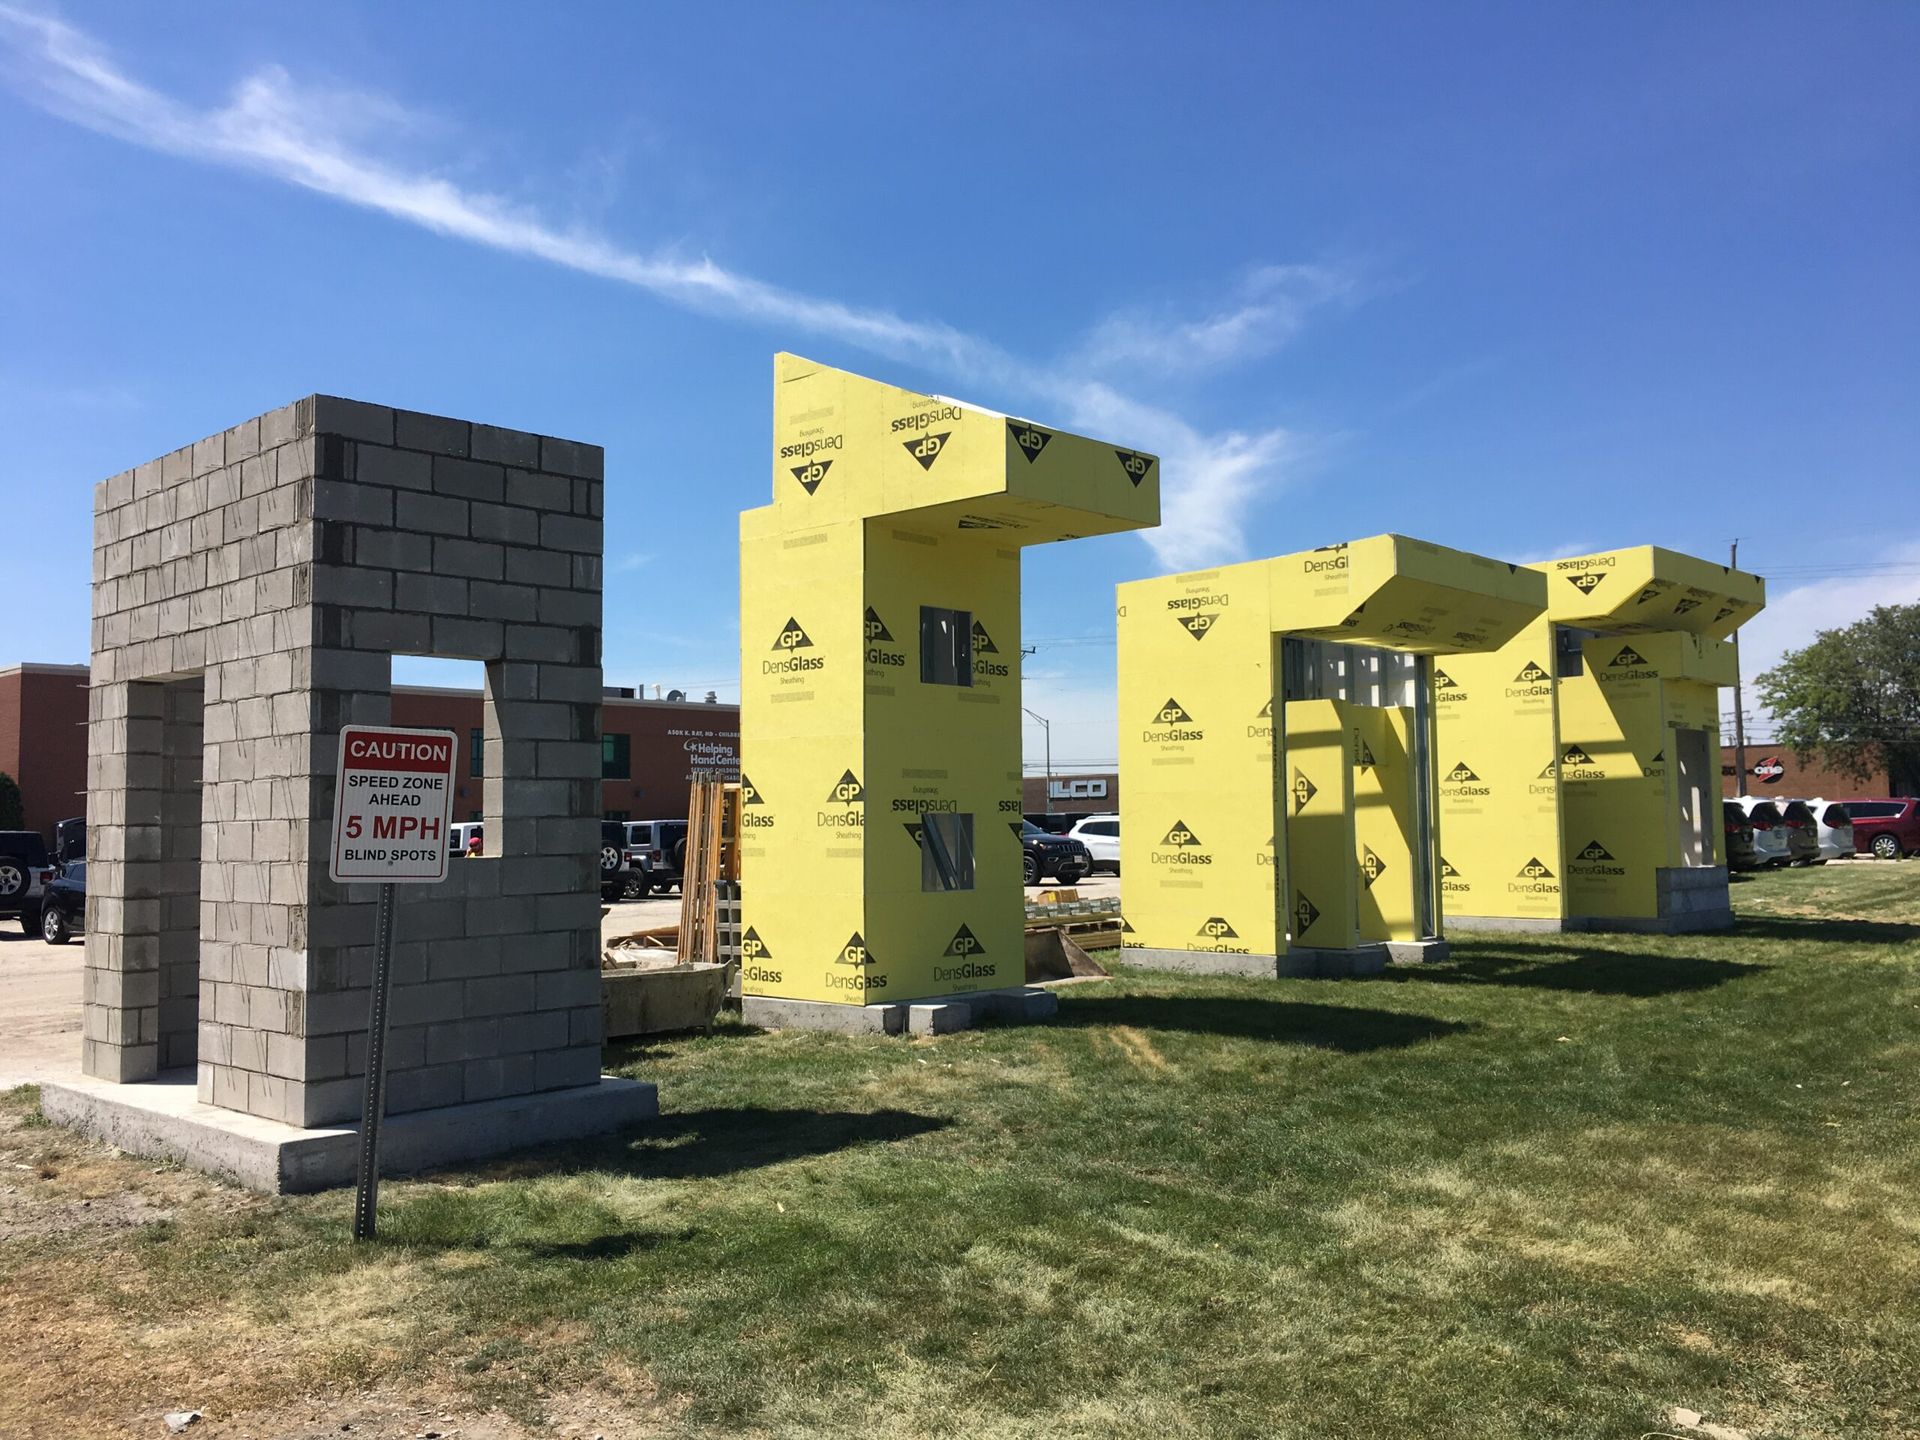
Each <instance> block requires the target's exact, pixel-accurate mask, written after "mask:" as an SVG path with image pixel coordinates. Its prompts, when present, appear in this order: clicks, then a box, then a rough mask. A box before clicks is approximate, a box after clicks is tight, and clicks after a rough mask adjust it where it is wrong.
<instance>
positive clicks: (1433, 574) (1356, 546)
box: [1267, 535, 1547, 655]
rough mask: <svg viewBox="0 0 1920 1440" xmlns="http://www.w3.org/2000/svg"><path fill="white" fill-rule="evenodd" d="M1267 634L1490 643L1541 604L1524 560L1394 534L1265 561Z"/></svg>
mask: <svg viewBox="0 0 1920 1440" xmlns="http://www.w3.org/2000/svg"><path fill="white" fill-rule="evenodd" d="M1267 568H1268V573H1269V576H1270V578H1271V586H1272V613H1273V628H1274V631H1275V632H1276V633H1283V634H1288V635H1305V636H1311V637H1314V638H1317V639H1325V640H1336V641H1339V642H1341V643H1343V644H1350V645H1378V646H1381V647H1383V648H1386V649H1391V650H1404V651H1409V652H1412V653H1414V654H1422V655H1458V654H1463V653H1469V652H1475V651H1482V650H1497V649H1499V648H1500V646H1502V645H1504V644H1506V643H1507V641H1508V640H1510V639H1512V638H1513V637H1514V636H1515V635H1517V634H1518V633H1519V632H1520V630H1521V628H1522V627H1524V626H1525V625H1526V624H1527V623H1528V622H1529V621H1531V620H1533V619H1535V618H1537V617H1538V616H1539V614H1540V612H1541V610H1542V609H1543V608H1545V606H1546V601H1547V597H1546V586H1545V583H1544V581H1543V579H1542V577H1540V576H1539V575H1537V574H1536V573H1534V572H1532V571H1530V570H1528V569H1527V568H1526V567H1525V566H1520V565H1510V564H1508V563H1507V562H1506V561H1504V560H1493V559H1489V558H1488V557H1487V556H1484V555H1474V554H1470V553H1468V552H1467V551H1464V550H1452V549H1448V548H1447V547H1446V546H1444V545H1434V544H1430V543H1429V542H1427V541H1425V540H1411V539H1408V538H1407V537H1406V536H1404V535H1375V536H1372V537H1370V538H1368V539H1365V540H1355V541H1352V542H1350V543H1348V544H1345V545H1331V546H1327V547H1324V548H1322V549H1319V550H1308V551H1303V552H1301V553H1299V554H1295V555H1282V556H1280V557H1278V558H1277V559H1274V560H1270V561H1268V562H1267Z"/></svg>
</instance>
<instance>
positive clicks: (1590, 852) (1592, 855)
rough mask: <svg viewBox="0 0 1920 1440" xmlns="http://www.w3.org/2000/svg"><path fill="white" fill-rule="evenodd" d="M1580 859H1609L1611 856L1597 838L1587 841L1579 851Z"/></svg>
mask: <svg viewBox="0 0 1920 1440" xmlns="http://www.w3.org/2000/svg"><path fill="white" fill-rule="evenodd" d="M1580 859H1582V860H1611V859H1613V856H1611V855H1609V854H1608V853H1607V847H1606V846H1604V845H1602V844H1601V843H1600V842H1599V841H1598V840H1589V841H1588V842H1587V848H1586V849H1584V850H1582V851H1581V852H1580Z"/></svg>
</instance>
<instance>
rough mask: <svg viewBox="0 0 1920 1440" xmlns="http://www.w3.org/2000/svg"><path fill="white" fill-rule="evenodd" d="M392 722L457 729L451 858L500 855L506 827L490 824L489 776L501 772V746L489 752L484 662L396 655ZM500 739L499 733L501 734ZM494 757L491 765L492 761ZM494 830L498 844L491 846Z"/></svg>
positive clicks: (449, 841) (410, 727)
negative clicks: (488, 822) (501, 827)
mask: <svg viewBox="0 0 1920 1440" xmlns="http://www.w3.org/2000/svg"><path fill="white" fill-rule="evenodd" d="M392 674H393V680H392V690H393V710H392V715H393V719H392V722H391V723H393V724H394V725H397V726H400V727H401V728H402V729H407V730H451V731H452V732H453V734H454V737H455V739H456V740H458V742H459V747H458V753H459V757H460V758H459V763H458V766H457V768H456V770H455V773H454V783H453V810H452V825H451V828H450V830H449V833H448V836H447V846H448V849H449V851H450V853H451V858H453V859H455V860H459V859H472V860H480V859H485V858H486V857H487V856H489V855H498V854H499V853H500V848H499V840H500V827H499V826H498V825H497V824H496V825H494V826H491V827H489V826H488V824H487V821H488V820H489V819H490V818H493V817H491V816H489V814H488V812H487V793H488V786H487V778H488V773H489V769H490V768H491V770H492V771H493V772H494V773H496V774H497V773H498V770H499V753H498V748H497V746H495V747H493V749H492V754H491V755H490V754H489V746H488V743H487V741H488V734H487V726H488V717H489V716H490V715H491V714H492V707H490V706H489V705H488V704H487V667H486V665H484V664H483V663H481V662H480V661H478V660H446V659H441V658H439V657H437V656H429V655H396V656H394V657H393V672H392ZM495 738H496V739H497V737H495ZM489 759H491V760H492V761H493V764H492V766H491V767H489V765H488V761H489ZM490 829H491V831H492V835H491V839H492V841H493V843H492V845H489V844H488V840H489V833H488V832H489V830H490Z"/></svg>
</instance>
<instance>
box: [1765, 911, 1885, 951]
mask: <svg viewBox="0 0 1920 1440" xmlns="http://www.w3.org/2000/svg"><path fill="white" fill-rule="evenodd" d="M1727 933H1730V934H1733V935H1737V936H1741V937H1743V938H1750V939H1754V940H1800V941H1805V942H1809V943H1813V944H1847V945H1904V944H1906V942H1907V941H1909V940H1920V925H1908V924H1902V923H1900V922H1897V921H1892V920H1822V919H1819V918H1818V917H1813V916H1809V917H1805V918H1800V917H1795V916H1789V915H1742V916H1741V917H1740V918H1739V920H1738V921H1737V922H1736V923H1735V925H1734V927H1733V929H1732V930H1731V931H1730V932H1727Z"/></svg>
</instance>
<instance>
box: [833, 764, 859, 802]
mask: <svg viewBox="0 0 1920 1440" xmlns="http://www.w3.org/2000/svg"><path fill="white" fill-rule="evenodd" d="M866 798H867V792H866V790H865V789H863V788H862V787H861V784H860V781H859V780H858V779H856V778H855V776H854V773H853V771H851V770H842V771H841V772H840V778H839V779H838V780H836V781H835V782H834V785H833V788H832V789H831V790H829V791H828V792H827V803H828V804H833V805H858V804H859V803H860V802H861V801H862V800H865V799H866Z"/></svg>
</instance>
